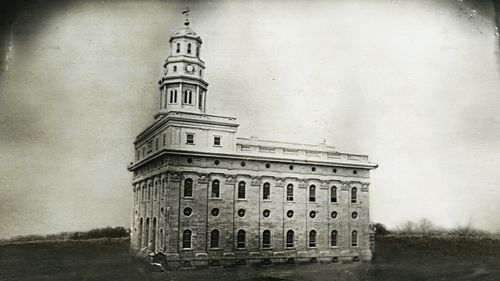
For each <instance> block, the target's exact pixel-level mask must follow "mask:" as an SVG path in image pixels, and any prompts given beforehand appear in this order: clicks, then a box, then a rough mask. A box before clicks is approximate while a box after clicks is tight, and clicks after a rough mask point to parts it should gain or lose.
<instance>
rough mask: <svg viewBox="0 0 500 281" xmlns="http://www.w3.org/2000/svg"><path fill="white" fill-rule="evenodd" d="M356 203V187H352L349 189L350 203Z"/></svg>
mask: <svg viewBox="0 0 500 281" xmlns="http://www.w3.org/2000/svg"><path fill="white" fill-rule="evenodd" d="M356 202H358V189H357V188H356V187H353V188H352V189H351V203H356Z"/></svg>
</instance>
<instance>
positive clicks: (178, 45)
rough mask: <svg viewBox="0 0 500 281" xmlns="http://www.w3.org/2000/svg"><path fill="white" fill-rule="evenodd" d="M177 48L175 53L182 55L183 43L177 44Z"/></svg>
mask: <svg viewBox="0 0 500 281" xmlns="http://www.w3.org/2000/svg"><path fill="white" fill-rule="evenodd" d="M176 46H177V48H176V50H175V52H176V53H180V52H181V43H177V44H176Z"/></svg>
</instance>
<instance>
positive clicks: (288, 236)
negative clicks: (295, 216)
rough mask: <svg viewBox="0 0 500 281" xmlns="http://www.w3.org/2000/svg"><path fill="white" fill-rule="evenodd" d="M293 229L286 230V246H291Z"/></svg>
mask: <svg viewBox="0 0 500 281" xmlns="http://www.w3.org/2000/svg"><path fill="white" fill-rule="evenodd" d="M293 234H294V233H293V230H288V231H287V232H286V247H287V248H293Z"/></svg>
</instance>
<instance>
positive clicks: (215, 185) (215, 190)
mask: <svg viewBox="0 0 500 281" xmlns="http://www.w3.org/2000/svg"><path fill="white" fill-rule="evenodd" d="M219 196H220V182H219V180H214V181H213V182H212V198H219Z"/></svg>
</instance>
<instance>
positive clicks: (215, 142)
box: [214, 137, 220, 146]
mask: <svg viewBox="0 0 500 281" xmlns="http://www.w3.org/2000/svg"><path fill="white" fill-rule="evenodd" d="M214 145H215V146H220V137H214Z"/></svg>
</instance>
